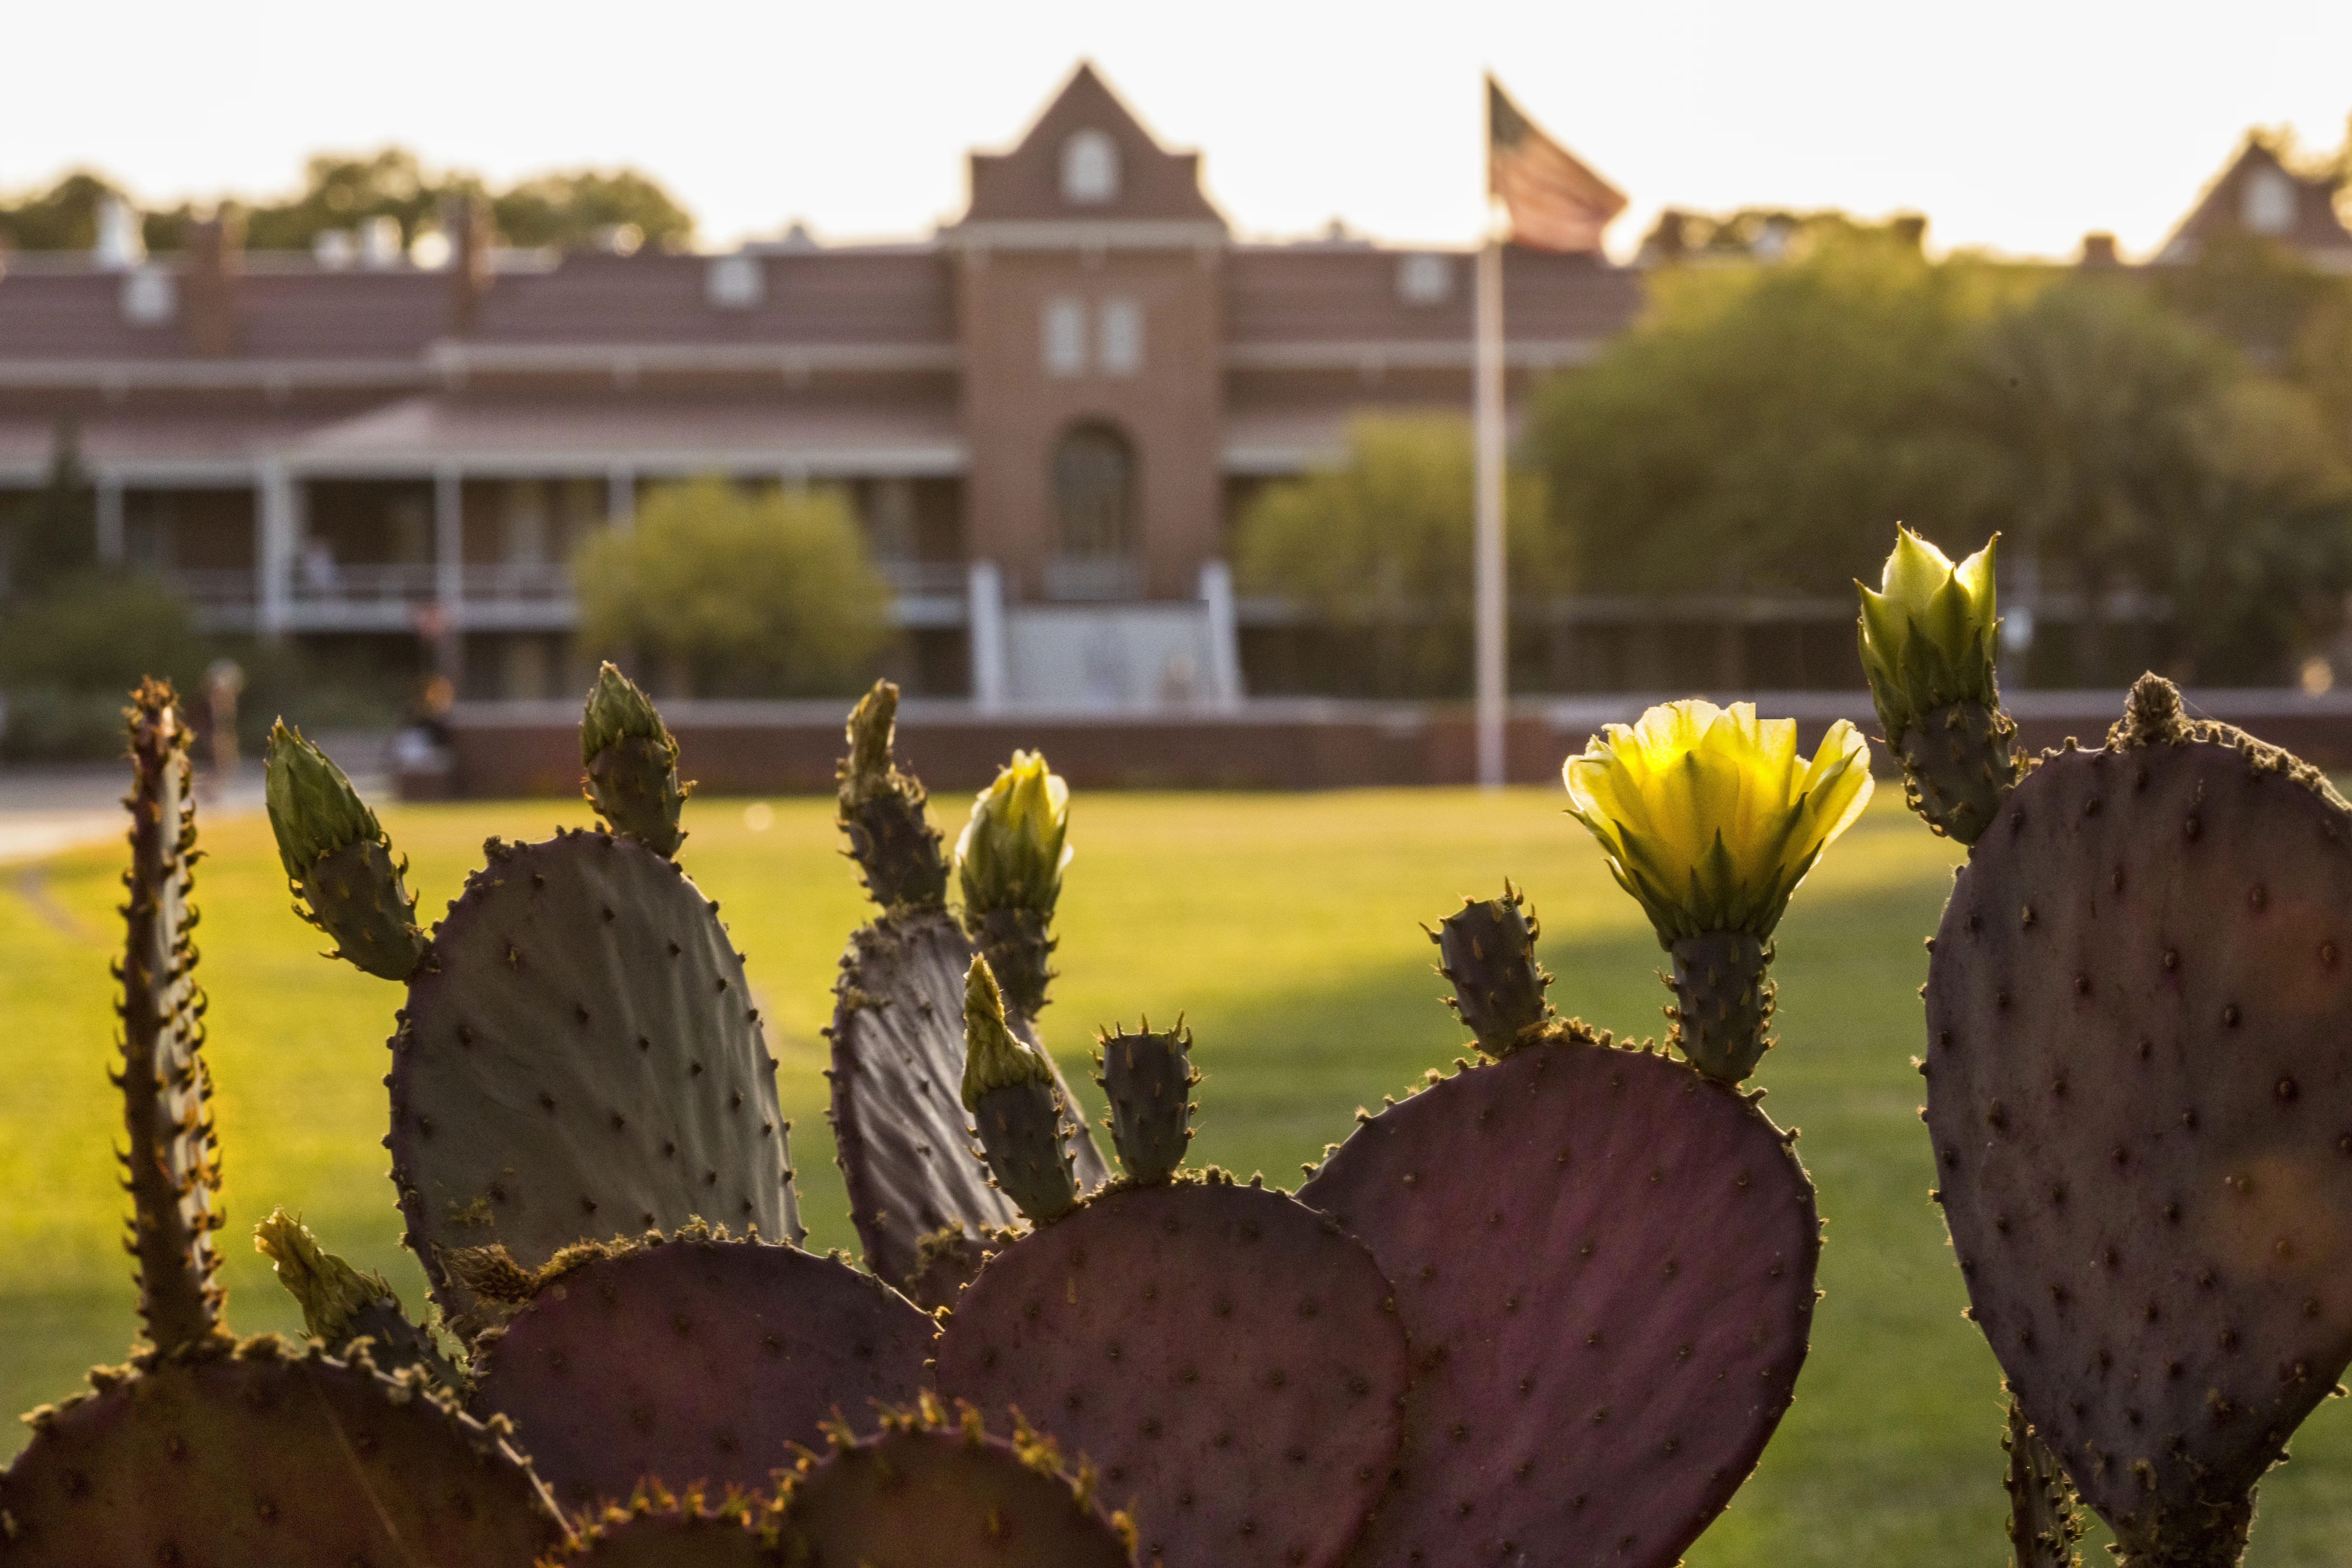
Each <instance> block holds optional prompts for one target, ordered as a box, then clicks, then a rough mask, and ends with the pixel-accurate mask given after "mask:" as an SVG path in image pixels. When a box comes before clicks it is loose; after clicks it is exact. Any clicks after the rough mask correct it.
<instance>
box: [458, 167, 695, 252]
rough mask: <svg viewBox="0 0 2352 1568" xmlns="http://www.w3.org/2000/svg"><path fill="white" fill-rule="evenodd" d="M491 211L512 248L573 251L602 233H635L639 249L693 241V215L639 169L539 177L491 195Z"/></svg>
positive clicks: (501, 233) (672, 247) (666, 246)
mask: <svg viewBox="0 0 2352 1568" xmlns="http://www.w3.org/2000/svg"><path fill="white" fill-rule="evenodd" d="M490 211H491V213H492V214H493V215H494V216H495V217H496V218H497V220H498V228H499V234H500V235H503V236H504V237H505V238H506V240H507V242H508V243H509V244H510V245H523V246H542V245H544V246H559V247H561V248H563V249H567V250H569V249H575V248H577V247H579V246H583V245H587V244H589V243H590V242H592V241H593V240H595V239H596V238H597V237H598V235H599V233H600V231H610V230H614V229H623V230H628V229H634V230H635V235H634V236H633V237H634V238H635V241H636V242H637V243H638V244H642V245H646V246H653V247H654V248H656V249H660V250H672V249H677V248H681V247H683V246H685V245H686V244H687V242H688V241H689V240H691V239H692V238H693V237H694V214H692V213H689V212H688V211H687V210H686V209H685V208H684V207H682V206H680V205H678V204H677V198H676V197H674V196H672V195H671V194H670V193H668V192H667V191H666V190H664V189H663V188H662V187H661V184H660V183H658V182H657V181H656V180H654V179H652V178H651V177H650V176H648V175H645V174H641V173H639V172H637V171H635V169H614V170H610V171H606V170H598V169H581V170H577V171H574V172H567V173H560V174H541V175H539V176H537V177H535V178H533V179H529V180H525V181H523V182H522V183H520V184H518V185H514V186H511V187H509V189H508V190H506V191H505V192H503V193H499V194H498V195H496V196H493V197H492V198H491V199H490Z"/></svg>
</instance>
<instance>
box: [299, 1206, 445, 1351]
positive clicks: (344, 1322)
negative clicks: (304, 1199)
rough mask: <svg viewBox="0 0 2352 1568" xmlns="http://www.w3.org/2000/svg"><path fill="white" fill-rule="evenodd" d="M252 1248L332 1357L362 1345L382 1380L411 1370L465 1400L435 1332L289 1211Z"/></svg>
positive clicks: (383, 1283) (378, 1280) (385, 1285)
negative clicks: (365, 1345)
mask: <svg viewBox="0 0 2352 1568" xmlns="http://www.w3.org/2000/svg"><path fill="white" fill-rule="evenodd" d="M253 1244H254V1247H255V1249H257V1250H258V1251H259V1252H260V1253H262V1255H263V1256H265V1257H267V1258H268V1260H270V1262H271V1264H272V1265H273V1266H274V1267H275V1269H276V1271H277V1274H278V1283H279V1284H281V1285H283V1286H285V1287H286V1293H287V1294H288V1295H290V1296H292V1297H293V1298H294V1300H295V1301H297V1302H299V1304H300V1306H301V1308H302V1326H303V1328H304V1329H306V1330H308V1331H309V1333H310V1337H311V1338H313V1339H315V1340H317V1341H319V1342H320V1343H321V1344H323V1345H325V1346H326V1347H327V1350H328V1352H329V1353H330V1354H335V1355H341V1354H344V1353H345V1351H346V1350H347V1349H348V1347H349V1346H350V1345H351V1343H352V1341H354V1340H359V1339H364V1340H366V1341H367V1342H368V1346H369V1349H368V1355H369V1358H370V1359H371V1360H372V1361H373V1363H374V1364H375V1366H376V1370H378V1371H379V1372H385V1373H397V1372H399V1371H401V1370H402V1369H403V1368H404V1367H411V1366H413V1367H415V1368H416V1369H417V1370H418V1371H419V1372H421V1373H423V1374H424V1375H425V1378H426V1379H427V1380H428V1381H429V1382H431V1383H432V1384H433V1385H435V1386H436V1387H438V1388H441V1389H445V1390H446V1391H448V1392H450V1393H453V1394H457V1395H459V1396H463V1395H464V1393H465V1392H466V1389H467V1381H466V1379H465V1377H464V1376H463V1375H461V1374H460V1373H459V1372H458V1371H457V1368H456V1367H455V1366H452V1365H451V1364H449V1361H448V1359H447V1358H446V1356H444V1355H443V1354H441V1347H440V1346H438V1345H437V1344H436V1343H434V1342H433V1334H432V1332H431V1331H430V1330H429V1329H426V1328H425V1327H424V1326H423V1325H421V1324H419V1323H415V1322H411V1321H410V1320H409V1317H408V1314H407V1313H406V1312H403V1311H402V1310H401V1306H400V1298H399V1297H398V1296H395V1295H394V1294H393V1290H392V1286H391V1284H390V1283H389V1282H388V1281H386V1280H385V1279H384V1277H383V1275H381V1274H377V1273H373V1272H362V1270H358V1269H354V1268H353V1267H352V1265H351V1264H349V1263H347V1262H345V1261H344V1260H342V1259H341V1258H338V1257H336V1256H335V1255H334V1254H333V1253H332V1252H330V1251H328V1250H327V1249H325V1248H323V1247H321V1246H320V1245H319V1239H318V1238H317V1237H315V1236H313V1235H311V1234H310V1228H309V1227H307V1226H305V1225H304V1224H303V1223H302V1222H301V1221H300V1220H299V1219H297V1218H294V1217H293V1216H292V1215H290V1214H288V1213H287V1212H286V1210H285V1209H283V1208H279V1209H277V1210H274V1211H273V1212H272V1213H271V1214H270V1216H269V1218H267V1219H265V1220H263V1221H262V1222H261V1223H260V1224H259V1225H257V1226H256V1227H255V1228H254V1234H253Z"/></svg>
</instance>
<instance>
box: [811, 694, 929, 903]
mask: <svg viewBox="0 0 2352 1568" xmlns="http://www.w3.org/2000/svg"><path fill="white" fill-rule="evenodd" d="M848 736H849V755H848V756H846V757H845V758H842V759H841V763H840V766H839V767H838V768H836V769H835V778H836V779H837V780H838V782H839V785H840V792H841V831H843V832H844V833H845V834H847V835H848V838H849V855H850V858H851V859H852V860H855V861H856V862H857V869H858V870H859V871H861V872H863V873H866V892H867V893H869V894H873V896H874V902H875V903H877V904H880V905H881V906H882V907H883V908H885V909H898V908H901V907H904V906H908V905H912V906H913V907H916V908H919V909H938V908H940V907H942V906H944V905H945V904H946V903H947V897H948V861H947V852H946V851H945V849H944V848H942V847H941V844H940V831H939V830H938V829H937V828H934V827H932V826H931V820H930V816H929V813H928V812H927V811H926V810H924V805H925V802H926V801H927V800H929V792H928V791H926V790H925V789H923V786H922V782H921V780H919V779H917V778H915V776H914V775H913V774H911V773H908V772H906V771H905V770H903V769H902V768H899V767H898V760H897V758H895V757H894V756H893V755H892V747H893V746H894V745H895V744H896V741H897V737H898V687H897V686H894V685H891V684H890V683H889V682H887V681H877V682H875V683H874V689H873V690H872V691H870V692H868V693H866V695H864V696H862V697H860V698H859V699H858V700H857V706H856V709H854V710H853V711H852V712H851V714H850V716H849V725H848Z"/></svg>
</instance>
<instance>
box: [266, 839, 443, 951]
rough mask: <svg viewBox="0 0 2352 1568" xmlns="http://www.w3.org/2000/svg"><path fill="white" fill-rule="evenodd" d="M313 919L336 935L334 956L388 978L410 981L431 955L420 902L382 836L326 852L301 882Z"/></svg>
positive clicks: (304, 898)
mask: <svg viewBox="0 0 2352 1568" xmlns="http://www.w3.org/2000/svg"><path fill="white" fill-rule="evenodd" d="M297 885H299V887H300V888H301V890H302V900H303V902H304V903H306V904H309V905H310V919H311V920H312V922H314V923H315V924H316V925H318V927H319V928H320V930H321V931H324V932H326V933H327V935H329V936H332V937H333V938H334V939H335V951H334V955H333V956H335V957H338V958H341V959H344V960H346V961H348V962H349V963H351V964H352V965H354V966H356V967H359V968H361V969H363V970H365V971H366V972H367V973H369V974H371V975H374V976H377V977H380V978H383V979H386V980H404V979H406V978H408V977H409V976H411V975H413V974H415V972H416V965H417V962H418V960H420V959H421V958H423V957H424V956H425V933H423V932H422V931H419V930H418V929H417V928H416V900H415V898H414V897H413V896H411V894H409V892H408V888H407V885H406V883H404V881H403V880H402V876H401V868H400V867H398V866H396V865H394V863H393V860H392V851H391V850H390V849H389V848H388V847H387V846H386V845H385V843H384V842H383V841H380V840H362V841H360V842H358V843H352V844H346V845H344V846H343V847H342V848H341V849H340V850H337V851H335V852H333V853H331V854H329V855H325V856H322V857H321V858H320V860H319V861H318V862H317V863H316V864H314V865H312V866H311V867H310V870H309V871H308V872H306V873H304V874H303V876H302V878H301V881H300V882H299V883H298V884H297Z"/></svg>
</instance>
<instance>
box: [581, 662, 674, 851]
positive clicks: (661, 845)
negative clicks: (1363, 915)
mask: <svg viewBox="0 0 2352 1568" xmlns="http://www.w3.org/2000/svg"><path fill="white" fill-rule="evenodd" d="M580 761H581V763H582V765H583V766H584V767H585V768H587V769H588V781H587V787H586V789H585V791H584V792H585V793H586V795H587V797H588V800H589V801H590V803H591V804H593V806H594V807H595V808H596V814H597V815H598V816H600V817H602V818H604V822H605V825H606V826H607V827H609V828H611V829H612V830H613V831H614V832H616V833H626V834H628V835H629V836H630V837H631V838H633V839H635V840H637V841H639V842H641V843H643V844H644V845H645V846H646V848H648V849H650V850H652V851H653V852H655V853H656V854H661V855H674V854H676V853H677V849H678V846H679V845H680V844H682V843H684V842H685V841H686V834H685V833H684V832H682V831H679V829H678V825H677V820H678V812H679V810H680V808H681V807H682V806H683V805H684V804H685V801H686V797H687V792H688V789H691V786H689V785H681V784H680V783H679V782H678V779H677V740H676V739H675V738H674V737H672V736H671V735H670V732H669V727H668V726H667V725H666V724H664V723H662V716H661V715H660V713H659V712H658V711H656V709H655V707H654V705H653V699H651V698H650V697H648V696H646V694H645V693H644V692H642V691H640V690H638V689H637V685H636V683H635V681H632V680H630V679H629V677H628V676H626V675H625V674H621V672H620V670H619V668H618V667H617V666H615V665H614V664H611V663H610V662H609V661H608V662H607V663H605V664H604V665H603V666H601V667H600V668H599V669H598V670H597V672H596V685H595V689H594V690H593V691H591V692H590V693H589V694H588V705H587V707H586V708H585V710H584V711H583V713H582V714H581V716H580Z"/></svg>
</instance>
